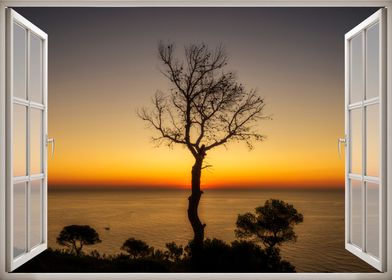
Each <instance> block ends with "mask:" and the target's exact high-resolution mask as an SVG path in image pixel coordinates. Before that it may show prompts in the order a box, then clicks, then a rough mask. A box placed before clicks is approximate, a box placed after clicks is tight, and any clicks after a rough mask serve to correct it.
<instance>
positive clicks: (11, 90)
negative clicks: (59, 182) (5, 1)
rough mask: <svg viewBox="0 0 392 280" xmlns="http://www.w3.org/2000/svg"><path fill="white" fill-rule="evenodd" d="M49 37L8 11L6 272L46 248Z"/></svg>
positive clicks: (13, 12)
mask: <svg viewBox="0 0 392 280" xmlns="http://www.w3.org/2000/svg"><path fill="white" fill-rule="evenodd" d="M47 40H48V39H47V35H46V34H45V33H44V32H42V31H41V30H40V29H38V28H37V27H36V26H34V25H33V24H32V23H30V22H29V21H27V20H26V19H25V18H23V17H22V16H20V15H19V14H17V13H16V12H15V11H13V10H12V9H7V43H8V45H7V59H8V60H7V95H6V100H7V174H6V175H7V190H6V193H7V212H6V213H7V270H8V271H12V270H14V269H16V268H17V267H19V266H20V265H22V264H24V263H25V262H27V261H28V260H30V259H31V258H33V257H34V256H36V255H37V254H39V253H40V252H42V251H43V250H45V249H46V248H47V223H46V220H47V214H46V211H47V166H46V155H47V153H46V150H47V147H46V131H47V86H46V85H47Z"/></svg>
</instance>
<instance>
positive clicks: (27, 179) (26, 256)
mask: <svg viewBox="0 0 392 280" xmlns="http://www.w3.org/2000/svg"><path fill="white" fill-rule="evenodd" d="M6 16H7V17H8V22H9V23H11V24H10V25H8V26H7V27H6V28H7V29H8V30H7V32H6V33H7V34H6V35H7V43H8V46H7V49H8V50H9V53H8V55H7V59H8V60H9V61H8V63H7V65H8V66H7V67H8V69H7V72H9V75H8V76H7V87H9V88H8V89H7V91H8V92H13V90H12V89H11V87H12V80H13V70H12V67H13V63H12V62H11V59H12V57H13V53H12V52H13V46H12V44H13V38H12V36H13V25H14V24H15V23H16V24H18V25H19V26H21V27H23V28H25V30H27V31H28V32H27V33H26V36H27V37H28V38H29V37H30V36H31V34H32V35H34V36H36V37H37V38H40V39H41V40H42V58H43V61H42V96H43V100H42V102H41V103H42V104H41V103H36V102H34V101H28V100H27V99H28V98H29V97H28V94H27V96H26V99H21V98H18V97H15V96H11V98H7V99H6V102H7V103H8V104H7V106H8V108H9V110H8V111H7V112H6V113H7V116H6V117H7V118H8V119H9V120H10V121H9V122H8V125H9V126H10V127H9V128H8V129H7V130H8V131H12V129H13V126H14V124H13V119H12V110H13V105H14V104H20V105H22V106H24V108H26V109H27V116H28V118H27V119H28V121H27V124H26V125H27V131H28V133H27V135H26V136H27V142H26V143H27V145H29V143H30V134H29V132H30V129H31V128H30V126H31V121H30V108H35V109H38V110H40V111H41V112H42V120H43V122H42V124H41V125H42V131H41V141H42V142H45V141H46V137H45V136H46V134H47V130H48V129H47V125H48V124H47V121H46V120H47V117H48V116H47V114H48V111H47V91H48V89H47V74H48V73H47V71H48V69H47V59H46V58H47V51H48V46H47V45H48V44H47V43H48V36H47V35H46V34H45V33H43V32H42V31H41V30H40V29H39V28H38V27H37V26H35V25H34V24H32V23H30V22H29V21H27V20H26V19H25V18H23V17H22V16H21V15H19V14H18V13H16V12H15V11H13V10H12V9H8V11H7V15H6ZM28 40H29V39H28ZM26 43H27V45H26V48H27V53H28V55H27V56H26V59H27V60H29V55H30V54H29V53H30V51H29V43H28V41H26ZM26 65H27V68H28V67H29V64H28V63H27V64H26ZM26 70H27V69H26ZM28 80H29V78H28V75H26V85H27V93H28V92H29V82H28ZM7 137H8V139H7V141H8V142H9V143H13V140H12V137H13V136H12V133H10V134H9V135H7ZM41 144H42V146H41V151H40V153H41V157H42V158H41V165H42V170H41V173H40V174H33V175H31V173H30V170H29V169H30V162H29V159H30V155H29V151H28V150H27V149H26V152H27V153H26V166H27V171H28V172H27V175H25V176H19V177H14V176H13V166H14V165H13V155H12V153H13V151H12V149H10V150H7V151H6V152H7V153H8V154H7V164H8V166H9V167H10V168H9V170H8V171H7V174H6V180H7V186H8V187H9V191H7V194H6V195H7V198H6V199H7V201H8V202H9V203H7V205H6V206H7V209H6V211H7V212H8V213H9V215H7V218H8V219H9V220H8V221H7V223H8V224H9V225H12V224H13V210H14V205H13V202H14V199H13V193H14V192H13V188H14V187H13V186H14V184H15V183H19V182H24V183H27V184H28V189H30V188H31V182H32V181H33V180H41V181H42V182H43V183H42V185H41V188H42V196H41V199H42V201H41V207H40V208H41V211H42V212H41V217H42V225H41V228H42V233H41V243H40V244H39V245H37V246H35V247H33V248H30V245H31V244H30V233H29V231H26V252H25V253H23V254H21V255H20V256H18V257H16V258H15V257H14V250H13V246H14V242H13V237H14V233H13V227H9V228H7V229H6V230H7V237H6V238H7V246H8V247H7V253H6V254H7V264H6V268H7V271H12V270H14V269H16V268H17V267H19V266H20V265H22V264H24V263H26V262H27V261H29V260H30V259H32V258H34V257H35V256H37V255H38V254H40V253H41V252H43V251H44V250H46V249H47V245H48V243H47V240H48V238H47V228H48V227H47V211H48V210H47V209H48V208H47V183H48V181H47V179H48V178H47V177H48V176H46V174H47V148H46V143H41ZM44 147H45V148H44ZM27 196H28V197H30V193H29V192H27ZM26 206H29V203H27V205H26ZM26 213H27V214H29V210H27V212H26ZM29 221H30V218H29V215H26V221H25V223H26V224H27V225H28V226H27V229H29V228H30V224H29Z"/></svg>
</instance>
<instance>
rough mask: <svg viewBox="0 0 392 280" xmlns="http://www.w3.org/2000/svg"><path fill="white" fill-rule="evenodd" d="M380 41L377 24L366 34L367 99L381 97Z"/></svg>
mask: <svg viewBox="0 0 392 280" xmlns="http://www.w3.org/2000/svg"><path fill="white" fill-rule="evenodd" d="M379 67H380V40H379V24H378V23H377V24H376V25H374V26H373V27H371V28H370V29H368V31H367V33H366V99H369V98H372V97H376V96H379V89H380V88H379V86H380V68H379Z"/></svg>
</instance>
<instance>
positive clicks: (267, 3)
mask: <svg viewBox="0 0 392 280" xmlns="http://www.w3.org/2000/svg"><path fill="white" fill-rule="evenodd" d="M174 6H175V7H179V6H181V7H228V6H229V7H380V8H381V7H385V8H387V44H388V46H389V47H388V48H387V73H388V76H387V104H386V106H387V124H386V126H387V127H386V130H387V139H386V145H387V151H388V153H387V159H386V161H387V170H386V174H387V175H388V176H387V182H386V184H387V190H389V191H387V197H386V201H387V217H386V223H387V232H389V233H392V180H391V179H390V178H391V177H392V75H391V73H392V0H381V1H369V0H351V1H347V0H335V1H325V0H305V1H298V0H285V1H284V0H283V1H282V0H275V1H273V0H244V1H241V0H227V1H221V0H201V1H195V0H188V1H184V2H180V1H178V0H169V1H165V0H133V1H132V0H113V1H108V0H68V1H65V0H57V1H56V0H0V279H2V280H7V279H48V280H49V279H51V280H52V279H64V280H69V279H75V280H76V279H97V280H100V279H102V280H104V279H105V280H106V279H108V278H110V279H168V280H169V279H170V280H174V279H195V280H196V279H222V280H223V279H225V280H226V279H227V280H229V279H233V280H234V279H260V280H261V279H263V280H264V279H284V278H285V279H295V280H297V279H298V280H299V279H352V280H354V279H369V280H381V279H392V234H389V235H387V236H386V240H385V241H386V243H387V250H386V260H387V261H386V263H387V265H386V272H384V273H287V274H281V273H246V274H241V273H205V274H197V273H175V274H171V273H112V274H108V273H7V272H6V263H7V262H6V254H5V248H6V246H7V244H6V231H7V229H6V220H5V217H6V216H5V213H6V209H5V205H6V203H5V202H6V192H5V189H6V180H5V178H6V169H5V167H6V157H5V155H6V146H5V143H6V134H5V131H6V115H5V108H6V98H5V94H6V65H5V61H6V30H5V23H6V13H5V10H6V7H174ZM331 20H332V19H331ZM342 40H344V38H343V37H342ZM342 51H343V50H342ZM342 109H343V108H342ZM309 257H311V256H309Z"/></svg>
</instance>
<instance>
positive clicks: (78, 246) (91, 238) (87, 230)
mask: <svg viewBox="0 0 392 280" xmlns="http://www.w3.org/2000/svg"><path fill="white" fill-rule="evenodd" d="M100 242H101V240H100V239H99V235H98V233H97V232H96V231H95V229H93V228H92V227H90V226H88V225H84V226H81V225H70V226H66V227H64V228H63V230H62V231H61V232H60V234H59V236H58V237H57V243H58V244H60V245H62V246H65V247H67V248H68V250H69V252H70V253H71V254H75V255H77V256H80V255H81V254H82V253H83V252H82V249H83V246H84V245H93V244H97V243H100Z"/></svg>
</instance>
